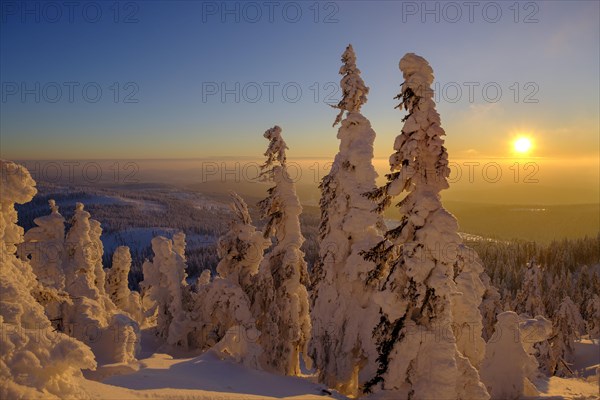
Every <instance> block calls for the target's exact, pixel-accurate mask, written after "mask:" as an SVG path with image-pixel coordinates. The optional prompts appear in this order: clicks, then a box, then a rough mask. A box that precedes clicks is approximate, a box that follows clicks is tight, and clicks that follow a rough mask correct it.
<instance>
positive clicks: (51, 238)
mask: <svg viewBox="0 0 600 400" xmlns="http://www.w3.org/2000/svg"><path fill="white" fill-rule="evenodd" d="M49 205H50V210H51V214H50V215H46V216H42V217H38V218H36V219H35V220H34V223H35V224H36V225H37V226H36V227H34V228H31V229H30V230H28V231H27V232H26V233H25V236H24V240H23V243H20V244H19V245H18V246H17V254H18V256H19V258H20V259H21V260H29V264H30V265H31V268H32V269H33V273H34V274H35V275H36V277H37V279H38V281H39V282H40V288H43V291H42V292H38V293H39V294H38V295H34V296H35V297H36V300H38V302H39V303H40V304H41V305H42V306H43V307H44V309H45V312H46V316H48V318H49V319H50V321H51V322H53V323H54V326H55V327H56V328H57V329H58V330H62V329H63V327H64V324H63V321H62V320H63V318H62V317H63V315H62V314H63V312H64V308H65V307H66V306H67V305H69V304H70V305H72V304H73V303H72V301H71V300H70V298H69V295H68V294H67V293H66V292H65V291H64V290H65V274H64V271H63V262H64V259H65V219H64V218H63V216H62V215H60V213H59V212H58V206H57V205H56V202H55V201H54V200H50V201H49Z"/></svg>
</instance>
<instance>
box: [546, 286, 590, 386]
mask: <svg viewBox="0 0 600 400" xmlns="http://www.w3.org/2000/svg"><path fill="white" fill-rule="evenodd" d="M553 320H554V323H553V327H554V332H553V334H554V335H553V336H552V338H550V340H549V342H550V348H551V352H552V355H553V356H554V357H553V358H554V360H555V362H556V365H555V366H554V371H552V370H551V369H550V372H551V373H552V374H553V375H559V376H569V375H572V373H573V371H572V369H571V367H570V366H571V365H572V364H573V361H574V360H575V340H577V339H579V338H580V337H581V333H582V332H583V331H584V329H585V328H584V326H585V323H584V322H583V319H582V318H581V314H580V313H579V308H578V307H577V306H576V305H575V303H573V301H572V300H571V298H570V297H569V296H566V297H565V298H564V299H563V301H562V302H561V303H560V306H559V307H558V311H557V312H556V315H555V316H554V318H553Z"/></svg>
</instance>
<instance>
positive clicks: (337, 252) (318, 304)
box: [310, 45, 385, 395]
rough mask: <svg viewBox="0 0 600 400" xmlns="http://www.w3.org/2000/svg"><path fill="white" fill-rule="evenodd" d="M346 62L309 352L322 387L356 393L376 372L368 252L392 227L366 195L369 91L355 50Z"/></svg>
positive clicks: (324, 198) (370, 178)
mask: <svg viewBox="0 0 600 400" xmlns="http://www.w3.org/2000/svg"><path fill="white" fill-rule="evenodd" d="M342 62H343V63H344V65H343V66H342V67H341V68H340V74H342V75H344V77H343V78H342V80H341V83H340V86H341V88H342V92H343V96H344V97H343V98H342V100H341V101H340V103H339V104H338V105H337V108H339V109H340V115H338V116H337V118H336V121H335V123H334V125H335V124H337V123H338V122H340V121H341V124H342V126H341V127H340V128H339V130H338V133H337V137H338V139H340V146H339V152H338V153H337V155H336V156H335V160H334V162H333V166H332V168H331V172H330V173H329V174H328V175H327V176H325V177H324V178H323V180H322V182H321V185H320V189H321V201H320V207H321V223H320V226H319V247H320V249H319V261H318V263H317V264H316V265H315V267H314V269H313V272H312V292H311V302H312V310H311V318H312V328H313V329H312V339H311V344H310V349H311V350H310V351H311V356H312V358H313V360H314V361H315V365H316V367H317V369H318V371H319V379H320V381H321V382H323V383H325V384H326V385H328V386H329V387H332V388H335V389H337V390H339V391H341V392H344V393H347V394H352V395H357V394H358V388H359V385H361V384H362V383H364V382H365V381H366V379H367V378H368V377H370V376H372V375H373V374H374V373H375V371H376V369H377V363H376V358H377V348H376V344H375V341H374V340H373V338H372V331H373V328H375V326H376V325H377V323H378V322H379V306H378V305H377V304H376V303H375V302H374V301H373V293H374V292H375V291H376V287H374V286H371V285H364V282H365V281H366V280H367V277H368V275H369V273H370V272H371V271H372V270H373V269H374V268H375V264H373V263H372V262H370V261H367V260H365V259H364V258H363V257H362V256H361V252H363V251H365V250H368V249H370V248H371V247H373V246H375V245H376V244H377V243H378V242H380V241H381V240H382V239H383V236H382V234H381V232H382V231H383V230H384V229H385V225H384V223H383V218H382V216H380V215H378V214H376V213H373V212H371V211H372V209H373V208H374V207H375V203H374V202H373V201H371V200H369V199H368V198H366V197H365V196H363V194H364V193H366V192H369V191H372V190H374V189H375V188H376V186H375V179H376V178H377V173H376V172H375V168H374V167H373V164H372V160H373V142H374V140H375V131H374V130H373V129H372V128H371V123H370V122H369V120H368V119H366V118H365V117H364V116H362V114H361V113H360V107H361V106H362V105H363V104H364V103H365V102H366V101H367V98H366V94H367V93H368V91H369V88H367V87H366V86H365V84H364V82H363V81H362V79H361V77H360V70H359V69H358V68H357V67H356V56H355V54H354V50H353V48H352V45H349V46H348V47H347V48H346V51H344V53H343V55H342ZM344 112H347V115H346V117H345V118H344V119H343V120H342V119H341V118H342V116H343V113H344Z"/></svg>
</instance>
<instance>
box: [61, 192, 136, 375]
mask: <svg viewBox="0 0 600 400" xmlns="http://www.w3.org/2000/svg"><path fill="white" fill-rule="evenodd" d="M90 217H91V216H90V213H88V212H87V211H85V210H84V206H83V204H81V203H77V204H76V207H75V213H74V215H73V219H72V225H71V228H70V229H69V231H68V232H67V236H66V239H65V263H64V266H63V270H64V271H65V275H66V285H65V289H66V291H67V292H68V294H69V296H70V297H71V299H72V300H73V303H72V305H66V306H65V307H63V308H64V310H63V316H62V323H63V325H64V329H65V331H66V332H68V333H69V335H71V336H73V337H75V338H77V339H79V340H81V341H83V342H84V343H86V344H88V345H89V346H90V347H91V348H92V351H93V352H94V355H95V356H96V361H98V363H99V364H112V363H118V362H125V363H128V362H132V361H135V359H136V358H135V355H136V353H137V352H138V351H139V346H140V344H139V338H140V331H139V325H138V323H137V322H136V321H135V320H134V319H133V318H131V317H130V316H129V315H127V314H124V313H121V312H119V310H118V309H117V307H116V306H115V304H114V303H113V302H112V300H111V299H110V297H109V296H108V295H107V294H106V292H105V290H104V284H105V276H104V271H103V270H102V268H101V266H99V263H100V262H101V260H102V253H103V248H102V245H101V242H100V234H101V232H102V229H101V228H100V223H99V222H97V221H95V220H92V219H90ZM99 270H102V273H101V274H99Z"/></svg>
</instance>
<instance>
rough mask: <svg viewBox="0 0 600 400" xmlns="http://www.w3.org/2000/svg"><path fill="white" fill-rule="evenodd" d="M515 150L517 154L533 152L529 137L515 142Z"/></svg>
mask: <svg viewBox="0 0 600 400" xmlns="http://www.w3.org/2000/svg"><path fill="white" fill-rule="evenodd" d="M514 148H515V151H516V152H517V153H527V152H528V151H529V150H531V139H529V138H527V137H520V138H517V140H515V142H514Z"/></svg>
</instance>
